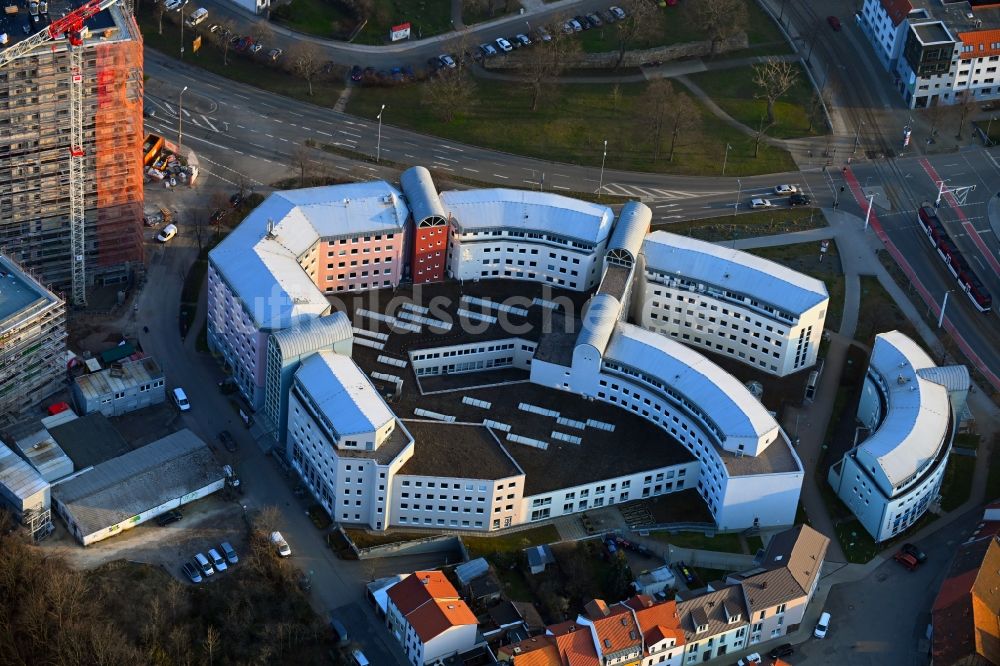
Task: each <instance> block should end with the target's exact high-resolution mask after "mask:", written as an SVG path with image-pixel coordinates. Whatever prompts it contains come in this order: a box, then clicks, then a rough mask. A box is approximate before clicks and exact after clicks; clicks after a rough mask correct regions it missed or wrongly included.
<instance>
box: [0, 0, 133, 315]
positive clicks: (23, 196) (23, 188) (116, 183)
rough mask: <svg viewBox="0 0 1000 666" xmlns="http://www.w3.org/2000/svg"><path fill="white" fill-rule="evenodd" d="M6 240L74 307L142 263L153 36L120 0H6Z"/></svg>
mask: <svg viewBox="0 0 1000 666" xmlns="http://www.w3.org/2000/svg"><path fill="white" fill-rule="evenodd" d="M3 5H4V12H3V14H2V16H0V250H2V251H3V252H4V253H5V254H7V255H8V256H10V257H11V258H12V259H13V260H15V261H16V262H18V263H19V264H21V265H22V266H24V267H25V268H27V269H29V270H31V271H33V272H34V273H35V274H36V275H37V276H38V278H39V280H40V281H41V282H43V283H44V284H47V285H50V286H51V287H52V288H53V289H54V290H56V291H57V292H61V293H62V294H64V295H65V299H66V301H67V302H68V303H70V304H71V305H73V306H77V307H80V306H84V305H86V303H87V297H88V292H89V291H91V290H92V289H93V288H95V287H102V286H105V285H122V284H128V283H130V282H131V281H132V280H133V279H134V278H136V277H137V276H138V275H139V274H140V273H141V271H142V265H143V264H142V260H143V248H142V236H141V230H142V216H143V157H142V147H143V136H144V135H143V121H142V98H143V53H142V37H141V35H140V34H139V30H138V27H137V26H136V23H135V20H134V18H133V17H132V15H131V13H129V10H128V9H127V7H126V6H125V5H123V4H119V0H90V1H89V2H86V3H83V4H80V3H64V2H44V1H42V2H38V1H36V0H30V1H29V0H3Z"/></svg>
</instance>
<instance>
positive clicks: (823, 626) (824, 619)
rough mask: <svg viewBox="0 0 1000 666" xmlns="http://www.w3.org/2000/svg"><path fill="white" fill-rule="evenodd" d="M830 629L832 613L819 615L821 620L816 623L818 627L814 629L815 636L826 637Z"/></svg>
mask: <svg viewBox="0 0 1000 666" xmlns="http://www.w3.org/2000/svg"><path fill="white" fill-rule="evenodd" d="M829 629H830V614H829V613H827V612H824V613H823V614H822V615H820V616H819V622H817V623H816V629H814V630H813V636H815V637H816V638H826V632H827V631H828V630H829Z"/></svg>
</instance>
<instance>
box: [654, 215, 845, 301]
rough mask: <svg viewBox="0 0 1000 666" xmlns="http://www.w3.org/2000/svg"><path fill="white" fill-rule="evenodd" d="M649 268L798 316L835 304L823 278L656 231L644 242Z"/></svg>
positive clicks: (726, 248)
mask: <svg viewBox="0 0 1000 666" xmlns="http://www.w3.org/2000/svg"><path fill="white" fill-rule="evenodd" d="M642 254H643V255H644V256H645V257H646V267H647V269H655V270H658V271H660V272H663V273H668V274H670V275H677V276H679V277H681V278H687V279H689V280H694V281H697V282H700V283H704V284H706V285H713V286H715V287H717V288H719V289H726V290H731V291H734V292H738V293H740V294H745V295H748V296H752V297H753V298H755V299H756V300H758V301H760V302H761V303H767V304H770V305H772V306H774V307H776V308H780V309H781V310H784V311H786V312H789V313H791V314H793V315H799V314H802V313H803V312H806V311H807V310H809V309H810V308H812V307H814V306H816V305H819V304H820V303H823V302H824V301H827V300H829V298H830V296H829V294H828V293H827V290H826V285H825V284H824V283H823V281H822V280H817V279H816V278H812V277H809V276H808V275H803V274H802V273H799V272H798V271H793V270H792V269H791V268H788V267H787V266H782V265H781V264H779V263H776V262H773V261H769V260H767V259H764V258H762V257H758V256H756V255H754V254H750V253H749V252H742V251H740V250H735V249H733V248H728V247H723V246H721V245H716V244H715V243H709V242H707V241H703V240H698V239H697V238H690V237H688V236H681V235H678V234H672V233H669V232H666V231H654V232H653V233H651V234H649V235H648V236H646V240H645V241H643V243H642Z"/></svg>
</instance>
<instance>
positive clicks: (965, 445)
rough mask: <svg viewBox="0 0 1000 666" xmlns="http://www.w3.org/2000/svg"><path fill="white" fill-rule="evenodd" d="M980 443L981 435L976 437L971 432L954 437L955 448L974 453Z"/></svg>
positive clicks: (981, 441) (981, 440)
mask: <svg viewBox="0 0 1000 666" xmlns="http://www.w3.org/2000/svg"><path fill="white" fill-rule="evenodd" d="M982 443H983V437H982V435H977V434H976V433H973V432H964V433H960V434H958V435H955V446H956V447H957V448H959V449H972V450H973V451H976V450H978V449H979V445H980V444H982Z"/></svg>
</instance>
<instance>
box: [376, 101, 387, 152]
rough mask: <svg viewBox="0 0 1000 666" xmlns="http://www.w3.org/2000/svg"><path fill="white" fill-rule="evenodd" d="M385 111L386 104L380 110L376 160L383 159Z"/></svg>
mask: <svg viewBox="0 0 1000 666" xmlns="http://www.w3.org/2000/svg"><path fill="white" fill-rule="evenodd" d="M383 111H385V104H383V105H382V108H381V109H379V111H378V116H377V118H378V143H376V144H375V162H376V164H377V163H378V161H379V160H380V159H382V112H383Z"/></svg>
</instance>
